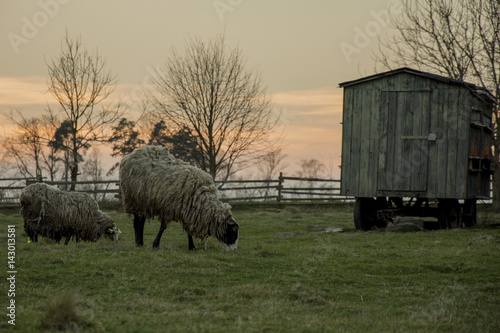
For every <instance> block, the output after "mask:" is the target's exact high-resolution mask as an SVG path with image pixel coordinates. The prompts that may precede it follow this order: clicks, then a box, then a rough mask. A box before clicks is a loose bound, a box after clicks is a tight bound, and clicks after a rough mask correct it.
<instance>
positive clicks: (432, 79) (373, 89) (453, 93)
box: [340, 68, 495, 215]
mask: <svg viewBox="0 0 500 333" xmlns="http://www.w3.org/2000/svg"><path fill="white" fill-rule="evenodd" d="M340 87H341V88H344V107H343V121H342V124H343V126H342V166H341V193H342V195H347V196H354V197H357V198H402V197H411V198H421V199H429V198H433V199H440V200H443V202H444V200H445V199H470V200H474V204H475V200H476V199H479V198H481V199H485V198H489V196H490V177H491V174H492V171H491V165H492V163H491V158H492V154H491V144H492V135H493V130H492V112H493V105H494V103H495V99H494V97H493V96H492V95H491V94H490V93H489V92H488V91H487V90H485V89H484V88H481V87H478V86H476V85H474V84H471V83H467V82H463V81H458V80H454V79H450V78H447V77H443V76H440V75H434V74H430V73H426V72H421V71H418V70H414V69H411V68H400V69H396V70H392V71H389V72H385V73H380V74H376V75H372V76H368V77H363V78H360V79H357V80H354V81H348V82H343V83H340ZM379 201H380V200H379ZM371 202H372V201H371ZM370 205H372V206H373V205H374V204H373V202H372V204H370ZM365 206H366V205H365ZM474 214H475V212H474ZM379 215H380V214H379Z"/></svg>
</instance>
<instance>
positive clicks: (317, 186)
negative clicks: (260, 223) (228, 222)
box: [0, 173, 353, 207]
mask: <svg viewBox="0 0 500 333" xmlns="http://www.w3.org/2000/svg"><path fill="white" fill-rule="evenodd" d="M40 181H42V182H44V183H46V184H49V185H53V186H56V187H58V188H60V189H62V190H69V189H70V186H71V185H72V184H75V188H76V191H80V192H86V193H89V194H90V195H92V196H93V197H94V198H95V199H96V200H97V201H100V202H102V201H118V200H119V196H120V188H119V182H118V180H98V181H77V182H69V181H48V180H45V179H42V180H40V179H35V178H3V179H1V178H0V207H17V206H18V205H19V195H20V193H21V191H22V189H23V188H24V187H26V186H28V185H30V184H32V183H35V182H40ZM215 184H216V186H217V188H218V190H219V195H220V197H221V200H222V201H224V202H230V203H242V204H252V203H259V204H262V203H286V202H305V203H328V202H334V201H338V200H352V199H353V198H351V197H344V196H341V195H340V180H337V179H319V178H299V177H285V176H283V174H282V173H280V176H279V178H278V179H274V180H273V179H271V180H228V181H225V182H218V181H216V182H215Z"/></svg>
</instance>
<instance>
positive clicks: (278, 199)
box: [276, 172, 284, 202]
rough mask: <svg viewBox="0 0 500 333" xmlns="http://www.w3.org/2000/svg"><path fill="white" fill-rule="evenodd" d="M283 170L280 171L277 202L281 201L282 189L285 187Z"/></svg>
mask: <svg viewBox="0 0 500 333" xmlns="http://www.w3.org/2000/svg"><path fill="white" fill-rule="evenodd" d="M283 181H284V179H283V172H280V177H279V178H278V187H277V189H278V197H277V198H276V201H277V202H281V189H283Z"/></svg>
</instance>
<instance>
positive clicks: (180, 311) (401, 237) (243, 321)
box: [0, 205, 500, 332]
mask: <svg viewBox="0 0 500 333" xmlns="http://www.w3.org/2000/svg"><path fill="white" fill-rule="evenodd" d="M480 209H481V211H480V216H479V223H478V226H477V227H475V228H473V229H461V230H437V231H420V232H386V231H370V232H359V231H355V230H354V227H353V222H352V206H349V205H346V206H344V205H337V206H333V207H301V206H296V207H293V206H289V207H287V208H285V209H278V208H266V207H264V208H263V207H250V208H238V209H233V214H234V216H235V218H236V219H237V220H238V222H239V223H240V241H239V247H238V250H236V251H233V252H226V251H224V250H223V248H222V245H220V244H219V243H218V242H217V241H216V240H215V239H210V240H209V241H208V242H207V244H206V245H205V244H197V248H198V251H196V252H190V251H188V241H187V236H186V234H185V233H183V232H182V230H181V228H180V226H179V225H178V224H177V223H173V224H172V225H171V226H170V227H169V228H168V229H167V230H166V231H165V233H164V234H163V238H162V242H161V244H160V250H158V251H155V250H153V249H152V248H151V246H152V242H153V239H154V237H155V235H156V232H157V230H158V227H159V223H158V222H157V221H152V222H151V223H146V229H145V238H144V241H145V247H144V248H135V246H134V232H133V226H132V222H131V221H129V220H128V218H127V217H126V216H125V215H124V214H122V213H120V212H119V211H116V210H115V211H113V210H108V212H109V213H110V214H111V216H112V217H113V218H114V219H115V220H116V221H117V223H118V225H119V227H120V229H121V230H122V232H123V233H122V234H121V239H120V243H119V244H113V243H112V242H111V241H108V240H107V239H101V240H99V241H98V242H97V243H75V242H70V244H69V245H68V246H64V245H63V244H55V243H53V242H51V241H48V240H45V239H42V240H41V241H39V242H38V243H36V244H33V243H30V244H28V243H27V237H26V236H25V235H24V232H23V229H22V220H21V218H20V216H19V213H18V211H16V210H10V211H0V221H1V223H0V228H1V229H0V230H1V232H0V239H1V242H2V243H3V244H6V243H7V240H6V239H7V238H6V231H7V227H6V226H7V225H8V224H16V226H17V233H16V235H17V238H16V240H17V243H16V246H17V250H16V254H17V258H16V268H17V271H18V273H17V281H16V298H15V299H16V311H17V312H16V315H17V316H16V326H15V328H13V327H11V326H10V325H7V320H8V317H6V316H5V315H2V317H3V319H2V322H1V323H0V330H1V331H2V332H6V331H18V332H44V331H47V332H51V331H55V329H61V330H62V331H64V330H66V331H68V332H104V331H105V332H159V331H163V332H222V331H231V332H292V331H293V332H405V331H406V332H430V331H438V332H499V331H500V316H499V313H500V284H499V281H500V252H499V251H500V228H498V227H497V226H495V225H496V224H498V223H500V214H498V213H495V212H492V211H491V210H488V209H485V208H484V207H481V208H480ZM311 226H317V227H322V226H338V227H341V228H343V229H344V232H342V233H322V232H320V231H318V228H313V227H311ZM1 248H2V252H1V253H2V258H3V259H2V260H4V261H5V262H6V261H7V259H6V257H7V255H6V246H2V247H1ZM2 267H6V264H4V265H2ZM6 271H7V269H5V268H4V272H6ZM5 281H6V280H5V279H2V284H1V290H0V292H1V294H2V297H1V298H0V299H1V300H2V302H3V303H4V304H2V305H1V306H2V308H3V309H5V307H6V306H7V303H6V302H7V300H6V299H7V298H6V297H4V295H7V289H8V285H7V283H6V282H5ZM4 311H5V310H4Z"/></svg>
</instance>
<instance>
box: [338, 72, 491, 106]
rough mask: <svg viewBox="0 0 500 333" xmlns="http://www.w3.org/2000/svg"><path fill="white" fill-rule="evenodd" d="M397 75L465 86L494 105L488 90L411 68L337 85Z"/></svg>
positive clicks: (349, 84) (348, 84) (341, 84)
mask: <svg viewBox="0 0 500 333" xmlns="http://www.w3.org/2000/svg"><path fill="white" fill-rule="evenodd" d="M399 73H409V74H413V75H418V76H422V77H426V78H428V79H431V80H436V81H440V82H444V83H447V84H455V85H461V86H466V87H468V88H469V89H471V90H472V91H473V92H474V93H476V94H477V95H479V96H480V97H486V98H487V99H489V100H490V101H492V102H493V103H496V98H495V97H494V96H493V95H492V94H491V93H490V92H489V91H488V89H485V88H483V87H480V86H476V85H475V84H472V83H469V82H465V81H461V80H456V79H452V78H449V77H446V76H441V75H437V74H432V73H427V72H422V71H419V70H416V69H413V68H408V67H401V68H398V69H394V70H391V71H388V72H383V73H378V74H375V75H370V76H365V77H362V78H360V79H357V80H352V81H345V82H342V83H339V87H340V88H344V87H348V86H353V85H356V84H360V83H363V82H367V81H371V80H377V79H380V78H383V77H387V76H391V75H395V74H399Z"/></svg>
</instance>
